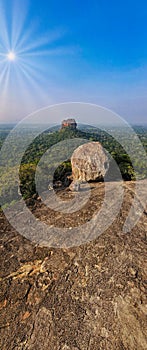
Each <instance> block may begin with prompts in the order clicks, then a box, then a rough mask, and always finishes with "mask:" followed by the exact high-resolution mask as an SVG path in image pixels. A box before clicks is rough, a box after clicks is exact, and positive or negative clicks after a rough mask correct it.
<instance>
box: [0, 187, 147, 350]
mask: <svg viewBox="0 0 147 350" xmlns="http://www.w3.org/2000/svg"><path fill="white" fill-rule="evenodd" d="M143 188H144V184H143ZM124 189H125V196H124V201H123V205H122V208H121V210H120V213H119V214H118V215H117V217H116V219H115V221H114V222H113V223H112V224H111V226H110V227H109V228H107V230H106V231H105V232H104V233H102V234H101V235H100V236H98V237H97V238H95V239H94V240H91V241H89V242H86V243H85V244H81V245H79V246H75V247H69V248H67V247H64V248H48V247H40V246H39V245H36V244H35V243H32V242H31V241H29V240H28V239H26V238H25V237H23V236H21V235H20V234H19V233H17V232H16V230H15V229H14V228H13V227H12V226H11V225H10V223H9V222H8V221H7V219H6V217H5V216H4V214H3V213H2V212H1V213H0V229H1V234H0V249H1V271H0V275H1V276H0V283H1V294H0V313H1V316H0V331H1V335H0V343H1V344H0V348H1V349H3V350H8V349H9V350H12V349H18V350H26V349H27V350H39V349H40V350H112V349H113V350H145V349H147V339H146V328H147V324H146V314H147V305H146V291H147V289H146V284H145V281H146V280H147V278H146V277H147V274H146V272H147V265H146V233H147V221H146V217H147V216H146V214H147V213H146V208H144V211H143V214H142V216H141V219H140V221H139V222H138V223H137V225H136V226H135V227H134V228H133V229H132V230H131V231H130V232H128V233H124V232H123V230H122V228H123V224H124V222H125V219H126V217H127V215H128V212H129V209H130V207H131V204H132V200H133V197H134V183H132V182H127V183H125V184H124ZM142 191H143V189H142ZM58 195H60V197H61V198H62V199H71V198H72V196H73V195H72V194H71V192H69V191H68V190H65V191H64V190H63V191H61V192H60V194H58ZM112 197H113V194H112ZM103 199H104V184H103V183H99V184H95V185H94V186H93V187H92V189H91V196H90V198H89V200H88V202H87V204H86V205H85V206H84V207H83V208H82V209H81V211H80V212H79V213H78V215H77V213H73V214H66V215H62V214H61V213H59V212H58V211H57V212H55V211H54V210H52V209H47V208H46V207H45V205H42V204H41V202H39V201H38V200H33V201H31V200H30V201H28V203H27V204H28V205H29V208H30V209H31V211H32V213H33V215H35V216H36V217H37V218H38V219H39V220H41V221H42V222H46V223H47V224H49V225H54V224H56V225H57V226H58V227H59V228H62V227H66V228H70V227H78V226H80V225H82V224H84V223H86V222H87V221H90V220H91V218H92V217H93V216H94V213H95V211H96V210H98V209H99V208H100V206H101V205H102V202H103ZM138 200H139V198H138Z"/></svg>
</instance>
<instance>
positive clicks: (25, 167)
mask: <svg viewBox="0 0 147 350" xmlns="http://www.w3.org/2000/svg"><path fill="white" fill-rule="evenodd" d="M11 128H12V126H11V125H10V126H4V125H3V126H1V127H0V147H2V145H3V142H4V140H5V138H6V137H7V135H8V134H9V132H10V130H11ZM134 130H135V132H136V134H137V136H138V137H139V138H140V140H141V142H142V145H143V147H144V149H145V150H146V152H147V127H141V126H140V127H139V126H138V127H134ZM25 132H26V131H25V130H23V131H22V133H20V140H21V139H22V138H25ZM27 132H28V130H27ZM29 132H30V133H31V132H32V131H31V130H29ZM116 132H117V133H118V134H120V139H121V132H122V131H121V130H119V129H116ZM125 137H126V138H129V134H127V133H126V136H125ZM76 138H82V139H86V140H88V141H99V142H100V143H101V144H102V146H103V147H104V148H105V150H106V151H108V153H109V154H110V155H111V157H112V158H113V159H114V160H115V161H116V163H117V164H118V167H119V169H120V172H121V175H122V178H123V179H124V180H125V181H131V180H135V179H136V177H137V179H144V178H146V177H147V167H146V161H145V160H143V159H142V157H141V155H140V161H139V162H138V161H136V164H135V170H134V169H133V165H132V163H131V159H130V157H129V156H128V154H127V153H126V151H125V150H124V149H123V147H122V146H121V144H120V143H119V142H117V141H116V140H115V139H114V138H113V137H112V136H110V135H109V130H108V132H107V131H102V130H99V129H97V128H94V127H90V126H86V127H85V126H82V125H80V126H79V127H78V129H77V130H72V129H71V128H70V127H67V128H65V129H62V130H60V129H59V127H55V128H51V129H49V130H48V131H46V132H43V133H42V134H40V135H39V136H38V137H36V138H35V139H34V141H33V142H32V143H31V144H30V145H29V147H28V148H27V149H26V152H25V154H23V157H22V160H21V165H20V170H19V174H20V183H19V185H20V191H21V193H22V195H23V198H24V199H28V198H31V197H32V196H35V195H37V193H36V192H37V191H36V186H35V173H36V167H37V165H38V163H39V162H40V160H41V158H42V156H43V155H44V153H45V152H46V151H47V150H49V149H50V148H51V147H52V146H53V145H56V144H57V143H59V142H61V141H63V140H68V139H76ZM130 142H131V143H132V145H133V142H134V140H133V139H131V140H130ZM18 144H19V142H18ZM12 148H13V147H12ZM137 151H138V150H137ZM12 152H15V149H12ZM17 152H19V146H18V149H17ZM60 152H62V149H61V150H60ZM138 152H139V151H138ZM61 158H62V154H61ZM54 162H55V158H54V159H53V160H52V161H50V163H49V164H45V169H44V172H43V174H44V181H43V183H44V189H46V188H47V187H48V185H49V183H50V181H51V180H52V179H50V174H51V173H52V169H54V175H53V183H54V184H56V182H59V181H60V182H61V183H62V184H63V187H64V186H65V183H66V184H67V181H65V180H66V178H67V176H68V175H70V174H71V163H70V158H68V159H64V161H63V162H62V163H61V164H60V165H58V167H57V168H56V164H53V163H54ZM111 162H112V159H110V170H109V174H108V179H109V180H110V181H111V180H113V181H114V180H116V181H117V177H118V174H117V172H116V173H115V174H114V173H113V171H112V169H111ZM6 173H7V176H6ZM15 173H16V167H15V164H11V162H10V161H8V163H7V167H6V160H5V159H1V163H0V176H1V183H0V197H1V201H0V203H1V205H5V206H7V204H8V203H11V202H12V203H14V202H15V200H17V199H18V198H19V193H18V184H17V183H16V181H15ZM4 184H5V186H4ZM4 188H5V190H4Z"/></svg>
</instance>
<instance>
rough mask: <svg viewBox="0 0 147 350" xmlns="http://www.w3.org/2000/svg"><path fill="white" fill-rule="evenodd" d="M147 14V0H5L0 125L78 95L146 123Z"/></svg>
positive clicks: (0, 3) (0, 28)
mask: <svg viewBox="0 0 147 350" xmlns="http://www.w3.org/2000/svg"><path fill="white" fill-rule="evenodd" d="M146 19H147V2H146V0H140V1H139V2H138V1H136V2H134V1H133V0H128V1H127V0H124V1H123V3H120V2H118V1H116V0H112V1H111V2H110V1H108V0H106V1H105V2H104V1H102V0H100V1H97V0H92V1H90V0H87V1H86V2H85V1H83V0H81V1H80V3H79V1H78V0H71V1H70V2H69V1H67V0H65V1H64V2H61V1H59V0H57V1H56V2H55V1H54V0H50V1H48V2H47V1H45V0H42V1H40V0H36V1H31V0H21V3H20V1H19V0H0V100H1V107H0V123H16V122H18V121H19V120H21V119H22V118H24V117H25V116H26V115H28V114H30V113H32V112H33V111H35V110H37V109H40V108H43V107H45V106H49V105H53V104H56V103H63V102H74V101H75V102H76V101H77V102H86V103H94V104H98V105H101V106H103V107H106V108H109V109H111V110H112V111H114V112H116V113H118V114H119V115H120V116H121V117H123V118H124V119H126V121H128V122H129V123H131V124H146V123H147V98H146V92H147V45H146V37H147V21H146ZM12 58H13V59H12ZM50 122H51V123H53V122H54V120H51V121H50ZM88 122H90V119H89V120H85V123H88Z"/></svg>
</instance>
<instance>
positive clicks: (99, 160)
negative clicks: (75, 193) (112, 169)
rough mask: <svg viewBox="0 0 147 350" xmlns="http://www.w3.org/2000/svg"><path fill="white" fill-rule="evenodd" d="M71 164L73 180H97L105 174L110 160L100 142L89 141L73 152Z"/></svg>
mask: <svg viewBox="0 0 147 350" xmlns="http://www.w3.org/2000/svg"><path fill="white" fill-rule="evenodd" d="M71 165H72V177H73V182H77V181H81V182H85V181H97V180H100V179H102V178H103V177H104V176H105V174H106V172H107V170H108V168H109V161H108V157H107V155H106V152H105V151H104V149H103V147H102V145H101V144H100V143H99V142H88V143H86V144H84V145H81V146H79V147H78V148H77V149H76V150H75V151H74V152H73V154H72V157H71Z"/></svg>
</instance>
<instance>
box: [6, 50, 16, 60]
mask: <svg viewBox="0 0 147 350" xmlns="http://www.w3.org/2000/svg"><path fill="white" fill-rule="evenodd" d="M7 59H8V60H9V61H15V60H16V54H15V52H13V51H10V52H9V53H8V54H7Z"/></svg>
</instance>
